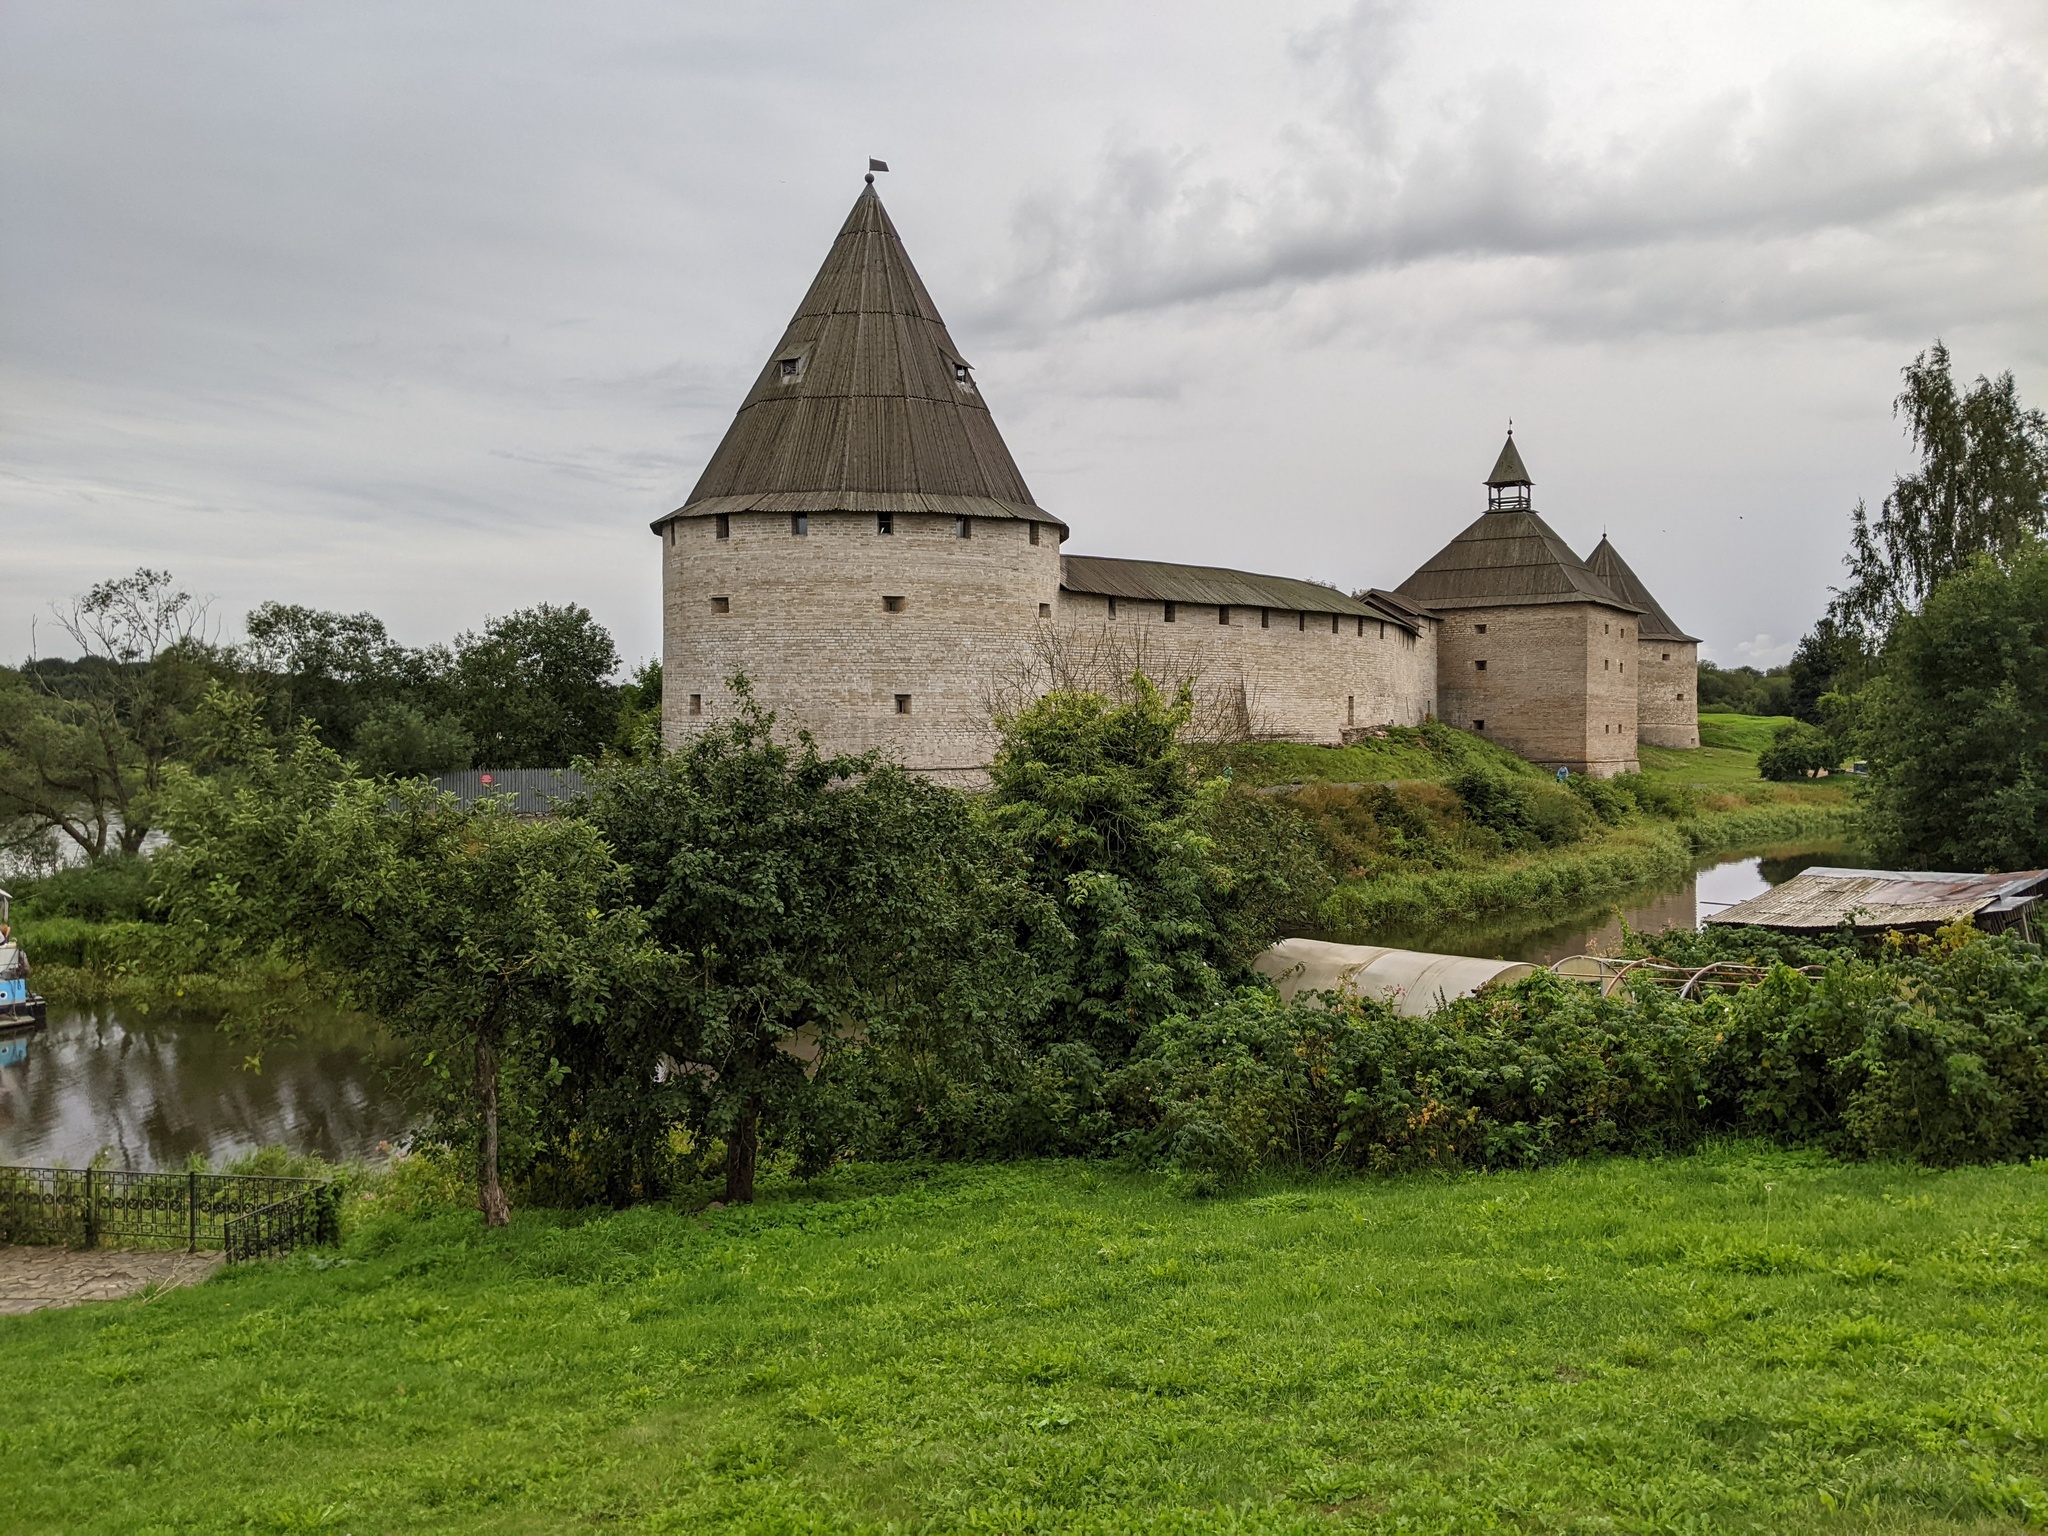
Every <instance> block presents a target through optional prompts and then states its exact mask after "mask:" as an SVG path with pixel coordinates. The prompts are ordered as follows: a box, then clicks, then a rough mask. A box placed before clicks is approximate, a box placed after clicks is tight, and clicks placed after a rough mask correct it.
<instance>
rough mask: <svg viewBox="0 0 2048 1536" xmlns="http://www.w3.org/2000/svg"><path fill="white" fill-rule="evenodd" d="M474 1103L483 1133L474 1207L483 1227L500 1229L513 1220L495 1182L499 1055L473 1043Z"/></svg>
mask: <svg viewBox="0 0 2048 1536" xmlns="http://www.w3.org/2000/svg"><path fill="white" fill-rule="evenodd" d="M476 1103H477V1109H478V1111H479V1113H480V1114H481V1115H482V1117H483V1129H482V1131H481V1133H480V1134H479V1135H478V1137H477V1143H476V1203H477V1209H478V1210H480V1211H482V1212H483V1213H484V1225H485V1226H487V1227H502V1226H506V1225H508V1224H510V1222H511V1220H512V1202H511V1201H509V1200H507V1199H506V1198H505V1187H504V1185H502V1184H500V1183H499V1182H498V1052H497V1049H496V1047H494V1046H492V1045H491V1044H490V1043H489V1042H488V1041H485V1040H481V1039H479V1040H478V1041H477V1043H476Z"/></svg>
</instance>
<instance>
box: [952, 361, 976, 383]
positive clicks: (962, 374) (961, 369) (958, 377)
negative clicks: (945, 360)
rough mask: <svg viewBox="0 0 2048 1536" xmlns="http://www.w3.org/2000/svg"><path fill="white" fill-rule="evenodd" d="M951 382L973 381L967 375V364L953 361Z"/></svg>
mask: <svg viewBox="0 0 2048 1536" xmlns="http://www.w3.org/2000/svg"><path fill="white" fill-rule="evenodd" d="M953 382H954V383H955V384H971V383H973V382H974V381H973V380H972V379H971V378H969V377H968V374H967V365H966V364H965V363H955V364H954V365H953Z"/></svg>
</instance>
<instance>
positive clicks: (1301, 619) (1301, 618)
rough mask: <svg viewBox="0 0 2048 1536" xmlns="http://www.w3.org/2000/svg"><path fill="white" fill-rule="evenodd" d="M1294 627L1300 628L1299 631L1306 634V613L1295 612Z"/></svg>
mask: <svg viewBox="0 0 2048 1536" xmlns="http://www.w3.org/2000/svg"><path fill="white" fill-rule="evenodd" d="M1294 627H1295V628H1296V629H1298V630H1300V631H1301V632H1302V633H1303V634H1307V633H1308V615H1307V614H1305V613H1297V614H1296V615H1295V616H1294Z"/></svg>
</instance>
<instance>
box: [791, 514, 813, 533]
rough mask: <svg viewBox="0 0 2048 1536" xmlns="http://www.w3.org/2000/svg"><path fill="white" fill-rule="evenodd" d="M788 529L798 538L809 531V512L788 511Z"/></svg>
mask: <svg viewBox="0 0 2048 1536" xmlns="http://www.w3.org/2000/svg"><path fill="white" fill-rule="evenodd" d="M789 531H790V533H792V534H793V535H795V536H796V537H797V538H799V539H800V538H802V537H803V536H804V535H805V534H807V533H809V532H810V531H811V514H810V513H808V512H792V513H790V514H789Z"/></svg>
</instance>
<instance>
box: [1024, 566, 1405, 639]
mask: <svg viewBox="0 0 2048 1536" xmlns="http://www.w3.org/2000/svg"><path fill="white" fill-rule="evenodd" d="M1060 585H1061V586H1063V587H1065V588H1066V589H1067V590H1068V591H1069V592H1087V593H1094V594H1097V595H1100V596H1106V597H1122V598H1128V599H1130V600H1131V601H1133V602H1154V603H1158V602H1167V603H1198V604H1211V605H1216V606H1221V607H1227V608H1271V609H1274V610H1277V611H1278V612H1281V613H1342V614H1348V615H1353V616H1355V617H1358V618H1362V619H1375V620H1384V621H1385V622H1387V623H1389V624H1398V625H1399V626H1400V627H1401V628H1403V629H1405V630H1407V631H1409V632H1410V633H1411V634H1412V633H1414V632H1415V631H1416V630H1417V629H1418V628H1419V616H1418V615H1416V614H1415V612H1414V610H1413V609H1411V608H1410V607H1409V605H1408V604H1406V603H1386V602H1376V601H1374V600H1373V599H1372V598H1371V597H1370V596H1368V597H1366V598H1363V599H1361V598H1355V597H1348V596H1346V595H1345V594H1344V593H1342V592H1340V591H1338V590H1337V588H1335V587H1327V586H1324V585H1323V584H1322V583H1321V582H1319V581H1302V580H1300V579H1299V578H1297V577H1293V576H1261V575H1258V574H1257V573H1256V572H1252V571H1233V570H1230V569H1228V568H1227V567H1224V566H1220V565H1175V564H1173V563H1172V562H1170V561H1166V560H1113V559H1110V558H1109V557H1107V556H1104V555H1062V556H1061V557H1060Z"/></svg>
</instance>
